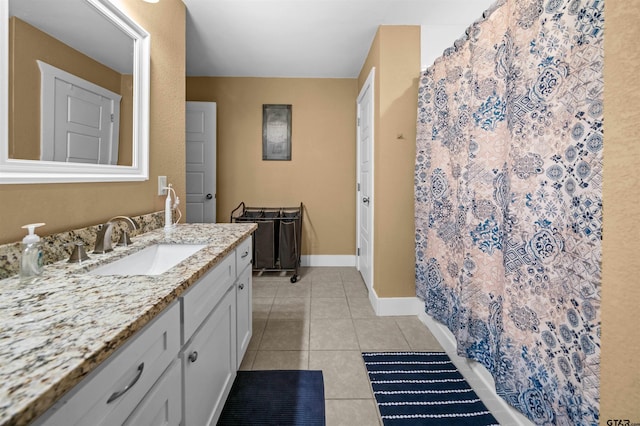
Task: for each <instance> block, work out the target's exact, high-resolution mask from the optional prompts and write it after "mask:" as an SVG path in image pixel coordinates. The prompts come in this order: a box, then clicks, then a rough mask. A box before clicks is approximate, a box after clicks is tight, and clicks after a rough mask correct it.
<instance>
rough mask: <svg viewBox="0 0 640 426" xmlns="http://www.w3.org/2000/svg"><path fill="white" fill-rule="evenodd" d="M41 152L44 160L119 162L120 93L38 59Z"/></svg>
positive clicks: (93, 162)
mask: <svg viewBox="0 0 640 426" xmlns="http://www.w3.org/2000/svg"><path fill="white" fill-rule="evenodd" d="M38 66H39V67H40V73H41V86H42V88H41V90H42V101H41V119H42V132H41V155H40V158H41V159H42V160H46V161H65V162H71V163H91V164H118V144H119V132H120V100H121V98H122V97H121V96H120V95H119V94H117V93H114V92H111V91H109V90H107V89H105V88H103V87H100V86H98V85H95V84H93V83H91V82H89V81H87V80H84V79H82V78H80V77H77V76H75V75H73V74H69V73H68V72H66V71H63V70H61V69H59V68H56V67H53V66H51V65H49V64H46V63H44V62H42V61H38Z"/></svg>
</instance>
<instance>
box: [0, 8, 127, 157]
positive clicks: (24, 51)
mask: <svg viewBox="0 0 640 426" xmlns="http://www.w3.org/2000/svg"><path fill="white" fill-rule="evenodd" d="M9 46H10V49H9V82H10V84H9V87H10V88H11V89H10V90H11V91H10V93H9V95H10V98H9V104H10V105H11V108H10V110H9V135H10V136H9V151H10V152H9V157H10V158H16V159H24V160H38V159H39V158H40V81H41V78H40V77H41V76H40V68H39V67H38V64H37V62H36V61H37V60H40V61H43V62H45V63H47V64H49V65H52V66H54V67H56V68H60V69H62V70H64V71H66V72H68V73H71V74H73V75H76V76H78V77H80V78H82V79H84V80H87V81H90V82H92V83H95V84H97V85H98V86H101V87H104V88H105V89H107V90H110V91H112V92H115V93H118V94H120V95H122V100H121V102H120V103H121V108H122V113H121V123H120V124H121V127H120V149H119V152H121V153H122V155H121V156H120V158H119V162H118V164H122V165H129V166H130V165H131V157H132V132H133V130H132V129H133V127H132V122H133V119H132V105H131V102H132V97H133V92H132V87H131V77H130V76H127V75H122V74H120V73H119V72H117V71H115V70H113V69H111V68H109V67H107V66H105V65H103V64H101V63H99V62H96V61H95V60H93V59H92V58H90V57H88V56H86V55H84V54H82V53H80V52H78V51H77V50H74V49H72V48H71V47H69V46H67V45H66V44H64V43H62V42H60V41H59V40H57V39H55V38H53V37H51V36H50V35H48V34H46V33H44V32H42V31H40V30H39V29H38V28H35V27H33V26H31V25H29V24H27V23H26V22H24V21H21V20H20V19H18V18H15V17H12V18H10V20H9ZM123 90H124V91H123ZM15 94H18V96H15ZM120 160H122V161H120Z"/></svg>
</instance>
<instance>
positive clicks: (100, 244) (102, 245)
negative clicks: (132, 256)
mask: <svg viewBox="0 0 640 426" xmlns="http://www.w3.org/2000/svg"><path fill="white" fill-rule="evenodd" d="M118 220H123V221H126V222H127V223H128V224H129V230H130V231H133V230H135V229H138V227H137V226H136V223H135V222H134V221H133V220H132V219H131V218H130V217H127V216H114V217H112V218H111V219H109V220H108V221H107V222H106V223H105V224H103V225H102V226H101V227H100V230H98V235H96V245H95V247H94V249H93V252H94V253H107V252H110V251H112V250H113V247H112V246H111V244H112V242H111V233H112V232H113V223H114V222H116V221H118ZM118 244H119V245H125V246H126V245H129V244H131V240H130V239H129V235H128V234H127V231H122V236H121V238H120V242H119V243H118Z"/></svg>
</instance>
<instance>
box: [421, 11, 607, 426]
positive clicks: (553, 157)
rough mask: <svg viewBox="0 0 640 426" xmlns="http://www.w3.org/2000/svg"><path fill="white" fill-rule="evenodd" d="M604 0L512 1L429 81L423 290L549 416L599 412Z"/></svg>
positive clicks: (467, 343)
mask: <svg viewBox="0 0 640 426" xmlns="http://www.w3.org/2000/svg"><path fill="white" fill-rule="evenodd" d="M603 6H604V4H603V1H602V0H544V1H543V0H506V1H505V0H502V1H499V2H498V3H497V4H495V5H494V7H493V8H492V10H490V11H488V12H487V13H486V14H485V16H486V18H485V19H484V20H482V21H478V22H476V23H475V24H473V25H472V26H471V27H469V29H468V31H467V38H466V39H464V40H459V41H458V42H456V44H455V47H453V48H451V49H448V50H447V51H446V52H445V54H444V55H443V57H441V58H440V59H438V60H437V61H436V63H435V64H434V65H433V66H431V67H430V68H429V69H427V70H426V71H425V72H424V73H423V75H422V77H421V83H420V89H419V100H418V102H419V104H418V123H417V125H418V140H417V153H416V171H415V202H416V205H415V216H416V259H417V263H416V281H417V284H416V285H417V294H418V296H419V297H420V298H422V299H423V300H424V301H425V306H426V312H427V313H428V314H430V315H431V316H433V317H434V318H435V319H437V320H439V321H441V322H442V323H444V324H446V325H447V326H448V328H449V329H450V330H451V331H452V332H453V334H454V335H455V337H456V340H457V343H458V353H459V354H460V355H462V356H465V357H469V358H473V359H475V360H477V361H479V362H480V363H481V364H483V365H484V366H485V367H486V368H487V369H488V370H489V371H490V372H491V374H492V375H493V377H494V378H495V383H496V390H497V392H498V394H499V395H501V396H502V397H503V398H505V399H506V400H507V401H508V402H509V403H510V404H511V405H513V406H515V407H516V408H518V409H519V410H521V411H522V412H523V413H524V414H525V415H526V416H528V417H529V418H530V419H531V420H532V421H534V422H535V423H537V424H558V425H582V424H584V425H588V424H593V425H595V424H597V423H598V417H599V416H598V413H599V390H598V388H599V364H600V280H601V265H600V260H601V240H602V148H603V134H602V120H603V114H602V104H603V75H602V73H603V24H604V19H603Z"/></svg>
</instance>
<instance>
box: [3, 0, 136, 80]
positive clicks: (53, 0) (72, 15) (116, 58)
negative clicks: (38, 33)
mask: <svg viewBox="0 0 640 426" xmlns="http://www.w3.org/2000/svg"><path fill="white" fill-rule="evenodd" d="M9 16H16V17H18V18H20V19H21V20H23V21H25V22H27V23H29V24H30V25H32V26H34V27H37V28H39V29H40V30H42V31H44V32H45V33H47V34H49V35H51V36H53V37H55V38H57V39H58V40H60V41H62V42H63V43H66V44H67V45H69V46H71V47H73V48H74V49H76V50H78V51H80V52H83V53H84V54H86V55H88V56H90V57H92V58H94V59H95V60H97V61H98V62H100V63H102V64H104V65H107V66H109V67H111V68H113V69H115V70H117V71H119V72H121V73H123V74H131V73H132V72H133V55H132V54H131V53H132V52H133V40H131V37H129V36H128V35H127V34H125V33H124V32H122V30H121V29H120V28H118V27H116V26H115V25H113V24H112V23H110V22H108V21H107V20H105V19H104V16H102V14H100V13H99V12H98V11H97V10H96V8H94V7H93V6H91V5H90V4H89V3H87V2H86V0H9Z"/></svg>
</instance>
